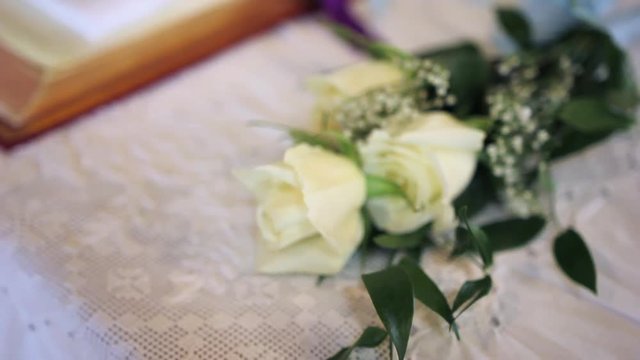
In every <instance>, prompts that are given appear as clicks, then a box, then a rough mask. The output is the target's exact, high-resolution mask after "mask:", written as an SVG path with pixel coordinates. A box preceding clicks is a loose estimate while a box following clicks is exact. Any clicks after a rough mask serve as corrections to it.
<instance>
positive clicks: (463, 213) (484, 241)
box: [459, 207, 493, 270]
mask: <svg viewBox="0 0 640 360" xmlns="http://www.w3.org/2000/svg"><path fill="white" fill-rule="evenodd" d="M459 217H460V220H462V222H463V224H464V225H465V227H466V231H467V232H468V235H469V239H470V240H471V244H472V246H473V248H474V249H475V251H477V252H478V254H480V258H481V259H482V263H483V264H484V269H485V270H486V269H488V268H490V267H491V265H493V249H492V248H491V243H489V239H488V238H487V235H486V234H485V233H484V231H482V229H480V228H479V227H478V226H476V225H473V224H470V223H469V219H468V218H467V208H466V207H463V208H462V209H461V210H460V212H459Z"/></svg>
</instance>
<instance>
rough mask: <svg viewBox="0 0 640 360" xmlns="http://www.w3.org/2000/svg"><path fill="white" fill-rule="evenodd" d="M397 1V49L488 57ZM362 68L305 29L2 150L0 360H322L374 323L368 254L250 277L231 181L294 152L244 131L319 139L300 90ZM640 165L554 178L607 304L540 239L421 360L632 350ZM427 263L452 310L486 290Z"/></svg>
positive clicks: (638, 139) (248, 250) (420, 333)
mask: <svg viewBox="0 0 640 360" xmlns="http://www.w3.org/2000/svg"><path fill="white" fill-rule="evenodd" d="M407 3H411V4H412V5H411V6H414V7H416V6H417V7H418V8H419V6H423V5H419V4H420V3H419V2H417V1H412V2H407ZM451 4H458V5H448V6H449V8H448V10H447V11H451V13H450V14H448V15H447V16H448V19H455V16H456V13H455V12H454V10H456V9H455V6H458V7H459V9H457V10H460V11H465V12H463V14H466V15H467V16H470V14H471V13H472V12H473V11H476V12H477V14H478V19H481V20H482V19H485V20H486V19H489V17H488V15H487V14H488V13H489V12H488V11H489V10H487V9H486V8H485V6H484V5H482V6H481V5H480V4H475V3H474V4H475V5H473V6H472V7H471V9H469V7H468V6H467V5H464V4H462V2H451ZM394 6H395V5H394ZM404 6H405V7H406V8H405V7H402V8H400V9H391V11H390V15H388V16H389V18H387V20H385V21H381V22H380V23H381V24H382V28H381V29H380V30H381V31H383V32H385V34H386V35H388V37H389V38H391V39H392V40H393V39H403V40H402V41H404V42H402V41H400V40H399V42H400V43H401V44H402V45H403V46H405V47H408V48H417V47H419V46H421V45H423V46H424V45H435V44H438V43H442V42H443V41H444V39H445V38H447V37H446V36H445V34H447V33H451V36H450V37H449V38H448V39H455V38H459V37H463V36H465V35H475V36H476V38H478V37H480V39H479V40H481V41H482V42H483V43H485V44H488V43H490V40H491V39H490V38H489V37H487V36H488V35H487V34H490V33H491V32H490V31H488V30H487V29H486V27H487V26H488V25H487V21H484V20H483V21H479V22H478V23H477V24H476V25H474V26H477V27H481V29H482V31H476V30H477V29H476V28H474V27H473V26H472V25H470V24H468V23H464V24H463V23H455V22H454V21H453V20H452V23H453V24H454V25H455V24H457V25H455V26H458V28H456V29H457V30H456V31H452V30H451V28H452V27H453V28H455V26H454V25H451V23H449V25H451V26H449V27H448V29H449V30H446V28H445V30H442V31H441V32H440V33H438V34H434V32H432V33H431V34H429V33H426V32H425V33H423V34H416V32H415V29H416V28H417V27H419V25H420V24H419V23H417V22H418V21H425V19H430V18H431V17H429V16H426V15H423V16H421V17H420V16H413V15H412V16H404V15H407V14H408V13H407V10H406V9H410V6H409V5H404ZM431 6H432V7H433V5H431ZM403 9H404V10H403ZM403 16H404V17H403ZM398 19H406V21H405V22H402V21H399V20H398ZM434 21H435V20H434ZM438 21H441V20H438ZM385 24H387V25H386V26H387V27H386V28H385ZM403 24H404V25H403ZM443 26H444V25H443ZM485 35H487V36H485ZM409 42H410V43H409ZM310 44H311V45H312V46H310ZM636 48H639V47H638V46H636ZM634 56H636V57H635V59H638V58H639V57H640V52H638V51H635V52H634ZM358 59H359V57H358V55H357V53H356V52H354V51H353V50H351V49H349V48H348V47H347V46H345V45H344V44H343V43H341V42H340V41H339V40H337V39H336V38H334V37H333V35H331V34H330V33H329V32H328V31H327V30H326V29H325V28H324V27H323V26H322V25H320V24H319V23H318V22H317V21H316V20H315V19H313V18H304V19H299V20H296V21H294V22H292V23H290V24H287V25H284V26H282V27H279V28H277V29H275V30H273V31H271V32H270V33H268V34H266V35H263V36H260V37H258V38H255V39H253V40H251V41H248V42H246V43H244V44H242V45H240V46H238V47H236V48H234V49H232V50H229V51H227V52H226V53H224V54H222V55H221V56H217V57H214V58H211V59H209V60H207V61H204V62H202V63H200V64H198V65H196V66H194V67H191V68H189V69H187V70H185V71H183V72H181V73H179V74H177V75H175V76H173V77H171V78H169V79H167V80H164V81H162V82H160V83H159V84H157V85H155V86H153V87H150V88H147V89H145V90H143V91H141V92H139V93H137V94H135V95H133V96H131V97H128V98H127V99H124V100H121V101H118V102H116V103H115V104H113V105H109V106H107V107H104V108H102V109H100V110H97V111H95V112H94V113H92V114H89V115H87V116H86V117H85V119H83V120H81V121H78V122H76V123H75V124H73V125H71V126H68V127H65V128H63V129H60V130H57V131H55V132H53V133H51V134H48V135H46V136H44V137H42V138H40V139H37V140H35V141H33V142H31V143H28V144H26V145H24V146H21V147H19V148H17V149H16V150H15V151H13V152H11V153H4V154H0V306H1V307H2V308H4V309H7V310H5V311H0V336H2V335H4V336H2V339H3V340H0V357H1V358H7V359H13V358H15V359H27V358H29V359H32V358H34V359H39V358H42V359H161V360H164V359H166V360H169V359H323V358H326V357H328V356H329V355H332V354H333V353H335V352H336V351H337V350H339V349H340V347H342V346H346V345H348V344H349V343H350V342H351V341H353V340H354V339H355V338H356V337H357V336H358V334H359V333H360V331H361V330H362V329H364V328H365V327H366V326H367V325H372V324H377V317H376V315H375V312H374V310H373V307H372V305H371V303H370V300H369V299H368V297H367V295H366V292H365V290H364V288H363V286H362V284H361V282H360V281H359V274H360V268H359V261H358V259H353V260H352V261H351V262H350V263H349V265H348V267H347V269H345V271H344V272H343V273H341V274H340V275H339V276H336V277H334V278H330V279H327V280H326V281H325V282H324V283H322V284H321V285H320V286H316V284H315V283H316V279H315V278H314V277H309V276H263V275H258V274H254V273H253V271H252V262H253V251H254V238H255V236H256V231H257V229H256V226H255V219H254V203H253V201H252V199H251V196H250V194H249V193H248V192H247V191H246V190H245V189H243V188H242V186H241V185H240V184H239V183H238V182H237V181H236V180H235V179H234V178H233V177H232V175H231V170H232V169H234V168H238V167H246V166H251V165H256V164H261V163H267V162H271V161H274V160H276V159H278V158H280V156H281V154H282V152H283V150H284V149H285V147H286V146H287V140H286V136H284V135H283V134H282V133H279V132H277V131H273V130H269V129H263V128H255V127H250V126H249V125H248V123H249V122H250V121H252V120H267V121H273V122H281V123H286V124H290V125H295V126H300V127H305V126H309V114H310V111H311V107H312V98H311V96H310V94H309V93H308V92H307V91H306V90H305V87H304V79H305V78H307V77H308V76H309V75H311V74H315V73H318V72H321V71H326V70H330V69H333V68H336V67H338V66H341V65H344V64H347V63H350V62H353V61H356V60H358ZM639 164H640V130H639V129H638V128H637V127H636V128H634V129H633V130H632V131H630V132H628V133H625V134H620V135H617V136H615V137H614V138H612V139H610V140H608V141H607V142H606V143H605V144H603V145H600V146H598V147H596V148H593V149H590V150H588V151H586V152H584V153H582V154H580V155H579V156H576V157H573V158H571V159H568V160H565V161H563V162H562V163H560V164H558V166H556V167H555V168H554V174H555V177H556V179H557V181H558V187H557V198H558V204H557V208H558V212H559V214H560V215H561V218H562V219H563V222H564V225H569V224H573V225H575V226H576V227H577V228H578V229H579V230H580V232H581V233H583V235H584V236H585V240H586V242H587V243H588V244H589V245H590V248H591V249H592V252H593V257H594V259H595V262H596V265H597V269H598V288H599V295H598V296H597V297H595V296H593V295H591V294H590V293H588V292H587V291H585V290H583V289H580V288H578V287H576V286H575V285H573V284H571V283H569V281H567V280H566V279H565V278H564V277H563V276H562V275H561V274H560V273H559V271H558V270H557V268H556V267H555V264H554V262H553V258H552V256H551V245H550V237H551V235H552V234H550V233H545V234H544V235H543V236H542V237H541V239H540V240H539V241H537V242H535V243H534V244H532V245H530V246H528V247H527V248H525V249H521V250H517V251H512V252H508V253H504V254H500V255H499V256H497V259H496V265H495V272H494V283H495V289H494V291H493V292H492V294H491V296H489V297H488V298H486V299H483V300H481V301H480V302H479V303H478V304H477V306H475V307H474V308H472V310H470V311H469V312H468V313H466V314H465V315H463V316H462V317H461V318H460V319H459V320H460V326H461V333H462V336H463V341H462V342H460V343H458V342H456V341H455V340H454V338H453V337H452V336H451V335H450V334H448V333H447V328H446V324H444V323H443V322H442V321H440V320H438V319H437V318H436V317H435V316H434V315H433V314H431V313H429V312H428V311H427V310H425V309H424V308H423V307H422V306H420V305H419V306H417V315H416V321H415V324H414V329H413V336H412V340H411V342H410V351H409V356H410V357H411V358H412V359H430V358H433V359H445V358H451V359H457V358H487V359H488V358H536V357H539V358H559V357H562V358H601V359H605V358H631V357H633V356H635V355H637V354H638V353H640V344H638V342H637V339H638V338H640V310H639V308H638V306H637V304H639V303H640V280H639V279H640V270H639V269H640V268H638V266H637V259H638V258H640V246H638V243H637V234H638V232H639V230H640V225H639V224H638V223H637V219H640V206H638V204H640V172H639V169H640V168H639ZM371 261H372V262H373V263H374V264H373V265H372V267H375V263H376V262H377V263H380V262H382V261H384V259H381V258H376V257H374V258H373V259H372V260H371ZM422 265H423V266H424V267H425V268H426V269H427V271H428V272H429V274H430V275H432V276H433V278H434V279H435V280H436V281H437V282H438V283H439V284H441V285H442V286H443V288H444V289H445V291H446V293H447V295H448V296H452V295H454V291H455V290H456V289H457V288H458V287H459V286H460V285H461V283H462V282H463V281H464V280H465V279H467V278H469V277H470V276H474V274H475V275H477V273H475V272H474V270H473V269H474V266H473V265H472V264H470V263H468V262H467V261H465V260H459V261H455V262H448V261H446V260H445V257H444V254H442V253H439V252H431V253H428V254H426V255H425V256H424V257H423V259H422ZM5 339H6V341H5ZM386 354H387V349H386V347H381V348H380V349H378V350H363V351H359V352H358V353H357V354H356V357H357V358H375V357H384V356H386Z"/></svg>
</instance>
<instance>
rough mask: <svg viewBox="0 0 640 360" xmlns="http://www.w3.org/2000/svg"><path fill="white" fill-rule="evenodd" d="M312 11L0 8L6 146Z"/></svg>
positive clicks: (31, 2) (141, 2) (150, 2)
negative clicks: (245, 38)
mask: <svg viewBox="0 0 640 360" xmlns="http://www.w3.org/2000/svg"><path fill="white" fill-rule="evenodd" d="M310 4H311V1H306V0H269V1H264V0H189V1H184V0H135V1H131V0H2V1H0V143H1V144H2V145H5V146H10V145H13V144H16V143H18V142H20V141H22V140H25V139H27V138H29V137H32V136H34V135H37V134H38V133H40V132H42V131H44V130H46V129H49V128H51V127H54V126H56V125H59V124H61V123H63V122H64V121H66V120H69V119H71V118H73V117H75V116H77V115H79V114H81V113H83V112H85V111H87V110H89V109H91V108H93V107H95V106H97V105H100V104H102V103H104V102H106V101H109V100H111V99H113V98H115V97H118V96H120V95H122V94H125V93H127V92H128V91H131V90H133V89H135V88H137V87H139V86H142V85H144V84H146V83H148V82H150V81H151V80H154V79H156V78H158V77H159V76H162V75H164V74H167V73H169V72H171V71H173V70H175V69H177V68H179V67H181V66H184V65H186V64H189V63H191V62H193V61H195V60H198V59H200V58H202V57H204V56H206V55H208V54H210V53H212V52H213V51H215V50H218V49H220V48H222V47H224V46H227V45H229V44H231V43H233V42H235V41H238V40H240V39H242V38H243V37H245V36H248V35H250V34H252V33H255V32H257V31H260V30H263V29H265V28H267V27H269V26H271V25H273V24H275V23H276V22H278V21H280V20H283V19H285V18H287V17H290V16H294V15H296V14H299V13H301V12H303V11H305V10H308V9H310V8H311V5H310Z"/></svg>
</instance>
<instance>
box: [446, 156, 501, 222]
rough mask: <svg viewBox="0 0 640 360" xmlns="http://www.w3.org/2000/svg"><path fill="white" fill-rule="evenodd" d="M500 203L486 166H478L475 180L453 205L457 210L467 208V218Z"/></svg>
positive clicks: (474, 176)
mask: <svg viewBox="0 0 640 360" xmlns="http://www.w3.org/2000/svg"><path fill="white" fill-rule="evenodd" d="M497 201H498V197H497V194H496V190H495V188H494V185H493V182H492V179H491V175H490V174H489V170H488V169H487V168H486V166H484V165H482V164H478V167H477V168H476V173H475V174H474V175H473V179H472V180H471V182H470V183H469V185H467V187H466V189H464V191H463V192H462V194H460V195H459V196H458V197H457V198H456V200H455V201H454V203H453V205H454V207H455V208H457V209H461V208H462V207H463V206H466V208H467V216H470V217H471V216H473V215H475V214H477V213H478V212H480V211H481V210H482V209H484V208H485V207H486V206H487V205H489V204H490V203H494V202H497Z"/></svg>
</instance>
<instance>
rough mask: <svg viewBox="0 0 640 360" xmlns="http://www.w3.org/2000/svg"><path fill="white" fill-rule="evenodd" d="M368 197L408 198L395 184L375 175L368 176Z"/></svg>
mask: <svg viewBox="0 0 640 360" xmlns="http://www.w3.org/2000/svg"><path fill="white" fill-rule="evenodd" d="M366 181H367V197H368V198H373V197H380V196H399V197H403V198H406V196H405V193H404V191H403V190H402V188H400V186H398V185H396V184H395V183H393V182H391V181H389V180H387V179H385V178H383V177H380V176H375V175H369V174H367V175H366Z"/></svg>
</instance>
